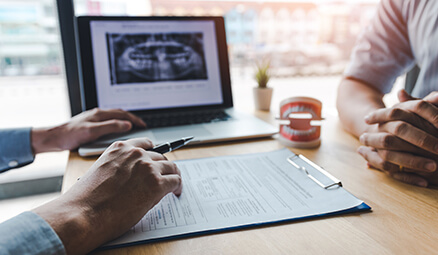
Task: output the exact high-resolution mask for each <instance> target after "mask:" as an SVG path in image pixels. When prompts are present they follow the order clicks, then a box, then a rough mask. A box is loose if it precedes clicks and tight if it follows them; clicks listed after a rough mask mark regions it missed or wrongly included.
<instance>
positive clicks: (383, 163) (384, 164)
mask: <svg viewBox="0 0 438 255" xmlns="http://www.w3.org/2000/svg"><path fill="white" fill-rule="evenodd" d="M380 167H381V169H382V170H384V171H388V172H389V171H391V170H392V164H391V163H390V162H388V161H386V160H382V161H381V162H380Z"/></svg>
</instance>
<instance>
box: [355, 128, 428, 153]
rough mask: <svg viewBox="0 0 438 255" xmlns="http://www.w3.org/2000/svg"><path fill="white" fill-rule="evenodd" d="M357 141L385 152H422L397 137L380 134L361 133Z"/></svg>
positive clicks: (384, 133)
mask: <svg viewBox="0 0 438 255" xmlns="http://www.w3.org/2000/svg"><path fill="white" fill-rule="evenodd" d="M359 141H360V142H361V143H362V144H363V145H365V146H369V147H373V148H376V149H386V150H394V151H405V152H412V153H417V154H421V153H423V152H424V151H423V150H421V149H419V148H418V147H417V146H414V145H412V144H410V143H408V142H406V141H404V140H402V139H400V138H398V137H397V136H395V135H393V134H390V133H386V132H381V133H363V134H362V135H361V136H360V137H359Z"/></svg>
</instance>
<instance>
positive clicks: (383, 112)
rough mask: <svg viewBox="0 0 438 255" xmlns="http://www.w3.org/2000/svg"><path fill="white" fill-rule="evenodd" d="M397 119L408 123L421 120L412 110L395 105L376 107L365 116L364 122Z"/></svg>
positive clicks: (374, 122)
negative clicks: (392, 106) (391, 106)
mask: <svg viewBox="0 0 438 255" xmlns="http://www.w3.org/2000/svg"><path fill="white" fill-rule="evenodd" d="M397 120H401V121H405V122H409V123H415V122H418V121H421V119H420V117H419V116H416V115H415V114H413V113H412V112H409V111H406V110H404V109H400V108H396V107H395V108H382V109H378V110H375V111H374V112H371V113H370V114H368V115H367V116H365V122H366V123H367V124H378V123H384V122H389V121H397Z"/></svg>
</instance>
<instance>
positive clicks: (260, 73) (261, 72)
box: [255, 61, 271, 88]
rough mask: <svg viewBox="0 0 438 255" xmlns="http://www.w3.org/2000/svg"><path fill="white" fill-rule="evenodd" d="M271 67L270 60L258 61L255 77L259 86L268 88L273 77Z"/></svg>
mask: <svg viewBox="0 0 438 255" xmlns="http://www.w3.org/2000/svg"><path fill="white" fill-rule="evenodd" d="M269 67H270V62H269V61H261V62H257V63H256V72H255V79H256V81H257V84H258V87H259V88H266V87H267V86H268V82H269V79H270V78H271V74H270V71H269Z"/></svg>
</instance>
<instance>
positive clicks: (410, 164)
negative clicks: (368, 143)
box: [377, 150, 437, 173]
mask: <svg viewBox="0 0 438 255" xmlns="http://www.w3.org/2000/svg"><path fill="white" fill-rule="evenodd" d="M377 153H378V154H379V156H380V158H382V159H383V160H385V161H389V162H391V163H393V164H396V165H399V166H403V167H407V168H410V169H413V170H417V171H420V172H424V173H431V172H434V171H435V170H436V167H437V165H436V163H435V161H433V160H430V159H427V158H423V157H420V156H416V155H413V154H411V153H405V152H399V151H391V150H377Z"/></svg>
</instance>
